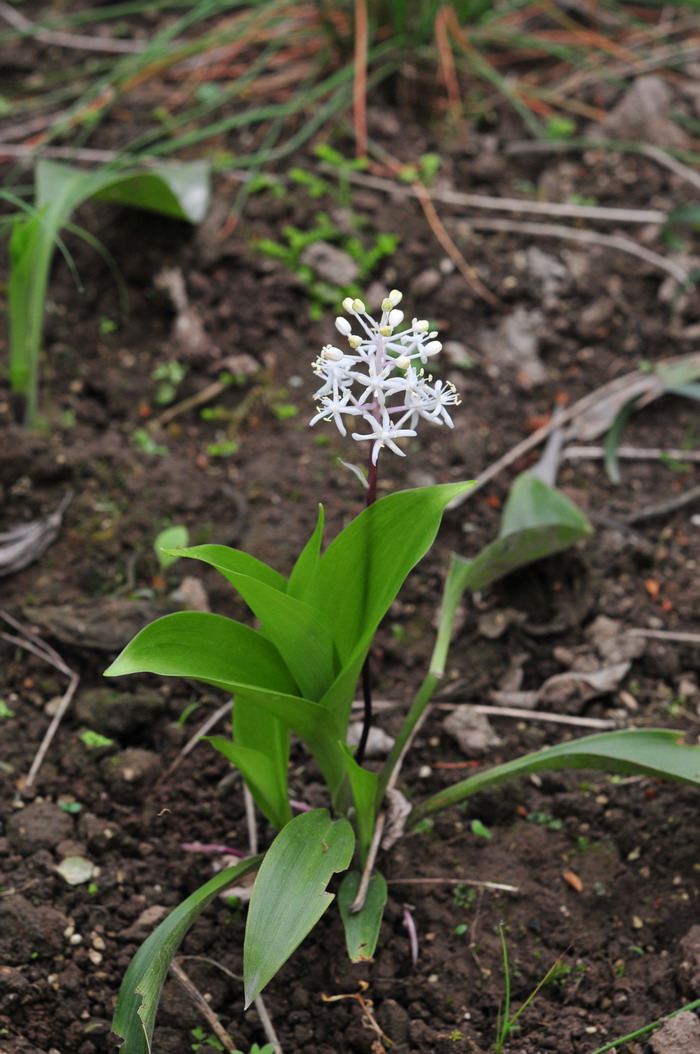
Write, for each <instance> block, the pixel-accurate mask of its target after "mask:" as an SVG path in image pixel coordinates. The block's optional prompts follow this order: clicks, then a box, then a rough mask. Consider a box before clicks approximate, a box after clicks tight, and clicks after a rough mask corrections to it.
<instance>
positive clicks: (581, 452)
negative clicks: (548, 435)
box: [561, 445, 700, 461]
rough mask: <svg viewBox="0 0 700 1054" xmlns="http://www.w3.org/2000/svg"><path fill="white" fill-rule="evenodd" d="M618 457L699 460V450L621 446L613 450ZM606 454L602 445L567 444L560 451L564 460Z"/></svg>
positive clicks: (637, 459)
mask: <svg viewBox="0 0 700 1054" xmlns="http://www.w3.org/2000/svg"><path fill="white" fill-rule="evenodd" d="M615 454H616V456H617V457H618V458H622V459H623V460H626V461H660V460H662V459H664V458H670V459H671V460H673V461H700V450H674V449H671V450H667V449H665V448H663V447H658V446H657V447H654V446H650V447H638V446H621V447H618V448H617V450H616V451H615ZM605 455H606V450H605V447H603V446H573V445H572V446H567V447H565V448H564V450H563V451H562V455H561V456H562V458H563V460H564V461H578V460H579V459H588V460H591V461H601V460H602V459H603V458H604V457H605Z"/></svg>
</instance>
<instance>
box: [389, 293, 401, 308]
mask: <svg viewBox="0 0 700 1054" xmlns="http://www.w3.org/2000/svg"><path fill="white" fill-rule="evenodd" d="M387 300H390V301H391V306H392V307H398V306H399V304H400V303H401V301H402V300H403V293H402V292H400V290H398V289H392V290H391V292H390V293H389V296H388V297H387Z"/></svg>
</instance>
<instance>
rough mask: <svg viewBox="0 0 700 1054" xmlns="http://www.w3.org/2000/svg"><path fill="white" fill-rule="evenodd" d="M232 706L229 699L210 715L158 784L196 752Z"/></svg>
mask: <svg viewBox="0 0 700 1054" xmlns="http://www.w3.org/2000/svg"><path fill="white" fill-rule="evenodd" d="M232 706H233V703H232V702H231V700H230V699H229V700H228V702H226V703H224V704H223V706H220V707H219V708H218V710H215V711H214V713H213V714H210V715H209V717H208V718H207V719H206V721H205V722H204V724H203V725H200V727H199V728H198V729H197V731H196V732H195V733H194V735H193V736H192V737H191V738H190V739H188V741H187V742H186V743H185V745H184V747H183V748H182V750H181V751H180V753H179V754H178V755H177V757H176V758H175V760H174V761H173V763H172V765H170V767H169V768H168V769H166V771H165V772H164V773H163V775H162V776H161V777H160V779H159V780H158V783H162V782H163V780H165V779H167V778H168V776H172V774H173V772H174V771H175V769H176V768H177V767H178V766H179V765H180V764H181V763H182V761H184V759H185V758H186V757H187V755H188V754H189V753H190V752H191V751H192V750H194V748H195V747H196V746H197V744H198V743H199V742H200V741H201V739H202V736H206V735H207V734H208V733H209V732H211V730H212V728H214V726H215V725H218V723H219V721H220V720H221V718H222V717H224V715H225V714H227V713H229V712H230V710H231V707H232Z"/></svg>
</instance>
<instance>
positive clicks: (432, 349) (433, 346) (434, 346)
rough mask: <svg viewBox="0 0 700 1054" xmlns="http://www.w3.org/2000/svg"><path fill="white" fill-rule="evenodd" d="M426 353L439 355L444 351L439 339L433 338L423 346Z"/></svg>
mask: <svg viewBox="0 0 700 1054" xmlns="http://www.w3.org/2000/svg"><path fill="white" fill-rule="evenodd" d="M423 351H424V352H425V354H426V355H437V354H438V352H440V351H442V344H441V343H440V341H439V340H431V341H430V343H429V344H426V345H425V347H424V348H423Z"/></svg>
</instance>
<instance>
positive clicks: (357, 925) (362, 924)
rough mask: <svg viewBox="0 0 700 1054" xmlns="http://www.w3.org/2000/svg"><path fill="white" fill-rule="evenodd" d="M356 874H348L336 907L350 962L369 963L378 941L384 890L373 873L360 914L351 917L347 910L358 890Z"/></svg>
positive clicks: (357, 876) (382, 881)
mask: <svg viewBox="0 0 700 1054" xmlns="http://www.w3.org/2000/svg"><path fill="white" fill-rule="evenodd" d="M361 877H362V876H361V875H360V872H359V871H350V872H348V874H347V875H346V876H345V878H344V879H343V881H342V882H341V884H340V889H339V890H338V905H339V907H340V914H341V917H342V920H343V926H344V927H345V945H346V947H347V949H348V956H349V958H350V961H351V962H354V963H359V962H369V961H371V959H372V956H373V955H374V952H375V950H376V947H377V941H378V940H379V930H380V928H381V925H382V918H383V917H384V905H385V904H386V901H387V896H388V890H387V885H386V881H385V879H384V876H383V875H381V874H380V873H379V872H378V871H375V872H374V874H373V875H372V877H371V879H370V880H369V887H368V889H367V897H366V899H365V902H364V904H363V905H362V908H361V910H360V911H357V912H355V914H354V915H353V914H352V913H351V911H350V908H351V906H352V904H353V902H354V900H355V897H356V896H357V891H358V889H359V888H360V880H361Z"/></svg>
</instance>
